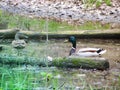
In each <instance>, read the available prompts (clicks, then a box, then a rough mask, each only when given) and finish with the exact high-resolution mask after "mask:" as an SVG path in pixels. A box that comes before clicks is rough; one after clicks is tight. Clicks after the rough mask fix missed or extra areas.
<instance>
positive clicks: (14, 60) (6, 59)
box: [0, 54, 109, 70]
mask: <svg viewBox="0 0 120 90" xmlns="http://www.w3.org/2000/svg"><path fill="white" fill-rule="evenodd" d="M0 63H1V64H10V65H12V64H17V65H21V64H30V65H39V66H56V67H61V68H83V69H98V70H106V69H108V68H109V62H108V60H106V59H103V58H76V57H69V58H68V57H66V58H54V59H53V60H52V61H49V60H48V59H47V58H35V57H27V56H13V55H5V54H4V55H0Z"/></svg>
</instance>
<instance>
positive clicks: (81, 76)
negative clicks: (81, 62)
mask: <svg viewBox="0 0 120 90" xmlns="http://www.w3.org/2000/svg"><path fill="white" fill-rule="evenodd" d="M64 41H65V40H63V39H61V40H49V41H48V42H46V41H44V40H41V41H34V40H31V41H29V42H28V43H27V46H26V48H25V49H23V50H21V51H20V53H21V55H26V56H28V57H29V56H33V57H39V58H43V57H46V56H51V57H53V58H55V57H67V56H68V54H69V51H70V49H71V44H70V43H69V42H64ZM8 42H11V40H10V41H8ZM2 45H3V46H4V47H5V49H4V50H3V51H2V52H0V53H8V54H13V55H17V50H16V49H14V48H12V46H11V43H7V44H6V43H5V44H4V43H2ZM83 47H97V48H99V47H100V48H104V49H106V50H107V52H106V54H104V55H103V56H102V57H104V58H106V59H108V60H109V62H110V69H109V70H107V71H99V70H85V69H74V68H73V69H70V68H67V69H66V68H57V67H38V66H30V65H27V66H26V65H23V66H19V67H12V68H9V69H8V71H7V70H6V71H7V72H9V74H8V73H7V74H6V73H5V72H4V71H5V70H3V69H2V71H3V73H4V75H3V73H2V72H1V74H0V75H1V76H2V79H3V78H5V79H6V80H5V82H4V83H6V84H3V83H2V82H3V81H2V79H1V80H0V81H2V82H1V88H3V87H6V88H9V87H11V88H13V87H16V88H17V86H19V88H20V86H21V88H23V87H25V88H27V89H29V90H93V89H94V90H98V89H99V90H118V89H119V86H120V65H119V64H120V41H119V40H99V39H90V40H89V39H81V40H77V49H79V48H83ZM7 49H8V50H7ZM3 66H5V65H3ZM11 72H15V73H17V74H16V75H15V76H14V78H15V80H16V82H17V81H19V83H17V85H15V86H14V85H13V86H12V85H9V84H10V80H11V79H8V78H10V77H11V76H10V74H11ZM12 74H13V73H12ZM12 74H11V75H12ZM22 75H23V76H22ZM24 76H25V77H24ZM20 78H21V80H18V79H20ZM27 78H28V79H27ZM24 79H25V80H27V83H24V84H25V85H27V86H25V85H24V84H21V83H23V82H22V80H24ZM16 82H12V83H16ZM20 82H21V83H20ZM24 82H25V81H24ZM22 85H23V86H22ZM31 88H32V89H31ZM20 90H23V89H20Z"/></svg>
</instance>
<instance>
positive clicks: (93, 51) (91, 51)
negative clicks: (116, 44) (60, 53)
mask: <svg viewBox="0 0 120 90" xmlns="http://www.w3.org/2000/svg"><path fill="white" fill-rule="evenodd" d="M69 42H71V43H72V49H71V50H70V53H69V55H72V54H75V55H77V56H83V57H91V56H101V55H102V54H104V53H105V52H106V50H104V49H102V48H81V49H80V50H79V51H78V52H77V53H75V52H76V38H75V37H74V36H70V37H69Z"/></svg>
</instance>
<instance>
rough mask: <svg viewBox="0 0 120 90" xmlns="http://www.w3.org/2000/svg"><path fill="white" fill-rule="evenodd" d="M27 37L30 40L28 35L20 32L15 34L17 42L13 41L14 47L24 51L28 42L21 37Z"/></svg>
mask: <svg viewBox="0 0 120 90" xmlns="http://www.w3.org/2000/svg"><path fill="white" fill-rule="evenodd" d="M21 36H22V37H25V38H28V37H27V36H26V35H24V34H22V33H20V32H17V33H16V34H15V40H13V41H12V46H13V47H14V48H16V49H23V48H25V46H26V42H25V40H23V39H20V37H21Z"/></svg>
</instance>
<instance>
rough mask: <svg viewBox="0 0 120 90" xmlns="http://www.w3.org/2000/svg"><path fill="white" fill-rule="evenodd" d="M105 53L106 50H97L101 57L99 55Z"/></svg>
mask: <svg viewBox="0 0 120 90" xmlns="http://www.w3.org/2000/svg"><path fill="white" fill-rule="evenodd" d="M106 51H107V50H105V49H102V48H100V49H99V50H97V53H98V54H100V55H101V54H104V53H106Z"/></svg>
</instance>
